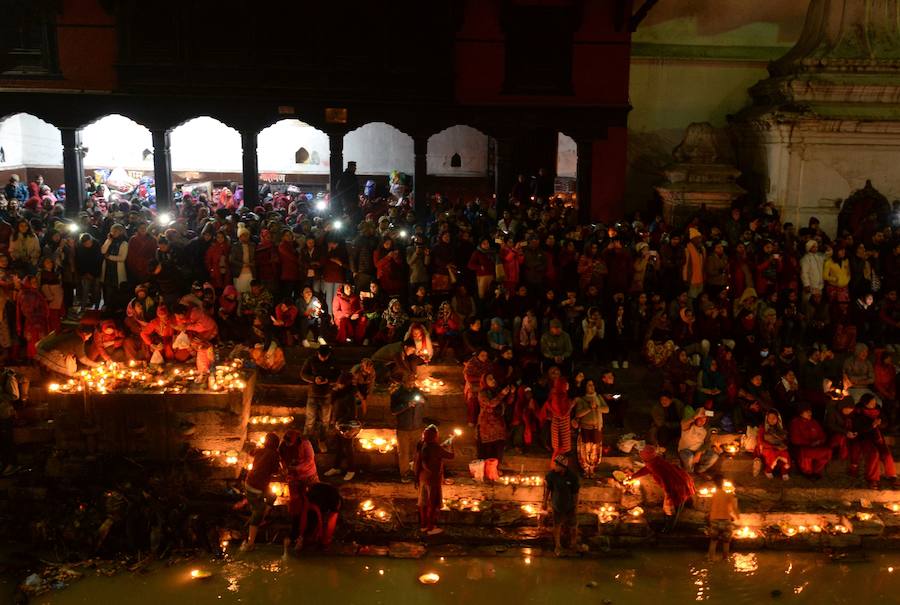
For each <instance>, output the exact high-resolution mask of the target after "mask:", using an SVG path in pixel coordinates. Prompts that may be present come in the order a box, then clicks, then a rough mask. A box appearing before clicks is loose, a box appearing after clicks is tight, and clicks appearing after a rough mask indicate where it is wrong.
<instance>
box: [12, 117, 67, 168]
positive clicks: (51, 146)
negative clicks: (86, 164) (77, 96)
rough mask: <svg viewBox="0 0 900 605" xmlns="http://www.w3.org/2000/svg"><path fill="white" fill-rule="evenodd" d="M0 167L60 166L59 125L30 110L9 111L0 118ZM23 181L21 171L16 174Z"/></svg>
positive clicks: (61, 160) (61, 161)
mask: <svg viewBox="0 0 900 605" xmlns="http://www.w3.org/2000/svg"><path fill="white" fill-rule="evenodd" d="M0 148H2V149H3V161H2V162H0V170H9V171H10V172H12V171H13V170H19V169H28V168H37V169H41V168H56V169H59V168H62V165H63V158H62V138H61V133H60V130H59V128H57V127H56V126H55V125H54V124H51V123H50V122H48V121H47V120H44V119H43V118H41V117H39V116H36V115H34V114H32V113H25V112H19V113H12V114H8V115H6V116H4V117H3V118H2V120H0ZM19 176H20V177H21V178H22V179H23V180H24V179H25V178H26V175H25V174H20V175H19Z"/></svg>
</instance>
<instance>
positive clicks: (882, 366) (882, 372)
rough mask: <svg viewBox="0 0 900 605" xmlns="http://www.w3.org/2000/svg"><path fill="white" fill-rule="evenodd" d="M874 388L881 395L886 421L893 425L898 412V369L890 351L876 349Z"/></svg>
mask: <svg viewBox="0 0 900 605" xmlns="http://www.w3.org/2000/svg"><path fill="white" fill-rule="evenodd" d="M872 388H873V389H874V390H875V393H876V394H877V395H878V396H879V397H881V401H882V409H883V410H884V416H885V422H887V423H888V424H889V425H891V426H893V424H894V420H895V418H896V414H897V369H896V366H894V355H893V353H891V352H890V351H887V350H885V349H876V350H875V383H874V384H873V385H872Z"/></svg>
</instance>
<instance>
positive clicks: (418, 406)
mask: <svg viewBox="0 0 900 605" xmlns="http://www.w3.org/2000/svg"><path fill="white" fill-rule="evenodd" d="M425 404H426V402H425V397H424V396H423V395H422V391H420V390H419V389H417V388H416V379H415V376H413V375H407V376H406V379H405V382H404V383H403V384H402V385H401V386H400V387H399V388H397V390H395V391H394V392H393V393H392V394H391V414H393V415H394V418H395V419H396V420H397V455H398V461H399V465H400V479H401V481H403V482H404V483H409V482H410V481H412V466H411V465H412V462H413V459H414V457H415V454H416V445H417V444H418V442H419V436H420V435H421V433H422V427H423V426H424V420H423V418H424V416H425Z"/></svg>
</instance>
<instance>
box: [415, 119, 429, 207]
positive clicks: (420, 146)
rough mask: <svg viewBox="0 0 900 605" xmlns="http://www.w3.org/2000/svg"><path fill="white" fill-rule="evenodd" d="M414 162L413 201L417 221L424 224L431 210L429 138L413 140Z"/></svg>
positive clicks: (421, 137)
mask: <svg viewBox="0 0 900 605" xmlns="http://www.w3.org/2000/svg"><path fill="white" fill-rule="evenodd" d="M413 160H414V162H413V166H414V173H413V199H415V202H416V205H415V209H416V221H419V222H424V221H426V220H427V219H428V214H429V212H430V210H431V205H430V204H429V203H428V191H427V189H426V180H427V179H428V137H427V136H422V135H420V136H417V137H414V138H413Z"/></svg>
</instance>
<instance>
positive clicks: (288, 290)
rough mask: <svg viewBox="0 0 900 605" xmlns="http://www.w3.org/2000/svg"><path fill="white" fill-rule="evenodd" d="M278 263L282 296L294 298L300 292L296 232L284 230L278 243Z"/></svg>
mask: <svg viewBox="0 0 900 605" xmlns="http://www.w3.org/2000/svg"><path fill="white" fill-rule="evenodd" d="M278 264H279V266H280V268H281V271H280V277H281V287H282V291H281V294H282V296H290V297H291V298H294V297H296V296H297V294H299V293H300V290H299V287H300V253H299V252H298V251H297V244H296V242H295V241H294V234H293V233H291V232H290V231H284V232H283V233H282V234H281V243H280V244H278Z"/></svg>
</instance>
